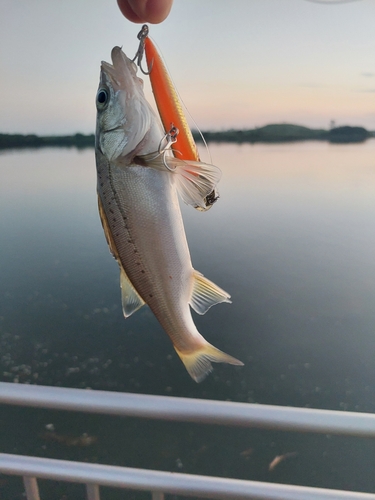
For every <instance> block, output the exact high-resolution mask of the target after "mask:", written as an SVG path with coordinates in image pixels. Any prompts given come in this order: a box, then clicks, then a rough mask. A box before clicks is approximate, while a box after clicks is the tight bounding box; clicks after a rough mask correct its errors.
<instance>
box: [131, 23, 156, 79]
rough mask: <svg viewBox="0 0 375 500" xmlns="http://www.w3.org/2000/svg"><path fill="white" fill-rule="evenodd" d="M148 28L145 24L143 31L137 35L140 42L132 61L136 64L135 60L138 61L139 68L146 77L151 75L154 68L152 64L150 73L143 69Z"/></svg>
mask: <svg viewBox="0 0 375 500" xmlns="http://www.w3.org/2000/svg"><path fill="white" fill-rule="evenodd" d="M148 31H149V30H148V26H147V24H144V25H143V26H142V29H141V31H140V32H139V33H138V35H137V38H138V40H139V45H138V50H137V52H136V54H135V56H134V58H133V59H132V61H133V62H134V61H135V60H137V63H136V64H137V66H138V67H139V69H140V70H141V71H142V73H143V74H144V75H149V74H150V71H151V68H152V64H151V68H150V69H149V71H145V70H144V69H143V68H142V59H143V54H144V52H145V40H146V38H147V37H148Z"/></svg>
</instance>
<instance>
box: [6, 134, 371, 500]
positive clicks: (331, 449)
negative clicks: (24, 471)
mask: <svg viewBox="0 0 375 500" xmlns="http://www.w3.org/2000/svg"><path fill="white" fill-rule="evenodd" d="M210 149H211V153H212V156H213V158H214V162H215V163H216V164H218V165H219V166H220V167H221V169H222V170H223V179H222V182H221V185H220V193H221V199H220V200H219V202H218V203H217V204H216V205H215V207H214V208H213V209H212V210H210V211H209V212H207V213H205V214H201V213H198V212H196V211H194V210H192V209H190V208H189V207H183V215H184V219H185V224H186V231H187V236H188V241H189V245H190V249H191V253H192V260H193V264H194V267H196V269H198V270H199V271H201V272H203V273H204V274H205V275H206V276H207V277H208V278H210V279H212V280H213V281H214V282H215V283H217V284H218V285H220V286H222V287H223V288H224V289H225V290H227V291H228V292H230V293H231V294H232V300H233V304H232V305H227V304H223V305H219V306H217V307H215V308H213V309H211V310H210V311H209V312H208V313H207V314H206V315H205V316H203V317H197V316H196V315H195V320H196V323H197V326H198V329H199V330H200V331H201V333H202V334H203V335H204V336H205V337H206V338H207V340H209V341H211V342H212V343H213V344H214V345H216V346H217V347H219V348H222V349H223V350H224V351H226V352H229V353H231V354H233V355H234V356H236V357H239V358H240V359H242V360H243V361H244V362H245V363H246V365H245V367H243V368H238V369H237V368H234V367H232V366H224V365H216V367H215V371H214V372H213V374H212V375H211V376H210V377H209V378H208V379H207V380H206V381H205V382H204V383H202V384H200V385H196V384H195V383H194V382H192V381H191V380H190V378H189V376H188V375H187V373H186V372H185V370H184V368H183V366H182V365H181V363H180V361H179V360H178V359H177V356H176V355H175V353H174V351H173V348H172V346H171V344H170V342H169V339H168V338H167V336H166V334H165V333H164V332H163V331H162V329H161V328H160V327H159V325H158V323H157V322H156V320H155V319H154V317H153V316H152V314H151V313H150V312H149V311H148V310H147V309H146V308H144V309H142V310H141V311H139V312H138V313H137V314H136V315H134V316H133V317H131V318H129V319H128V320H126V321H125V320H124V319H123V317H122V313H121V307H120V290H119V283H118V281H119V279H118V267H117V264H116V263H115V262H114V260H113V259H112V258H111V257H110V255H109V252H108V248H107V245H106V243H105V240H104V236H103V234H102V229H101V227H100V223H99V218H98V215H97V207H96V194H95V171H94V170H95V168H94V157H93V151H91V150H88V151H83V152H77V151H74V150H41V151H33V152H27V151H22V152H12V153H7V154H2V155H1V156H0V172H1V178H2V182H1V183H0V229H1V234H2V239H1V247H0V257H1V266H0V342H1V359H0V367H1V371H0V374H1V379H2V380H5V381H14V382H22V383H38V384H48V385H65V386H69V387H92V388H97V389H113V390H119V391H120V390H124V391H137V392H144V393H154V394H171V395H176V396H191V397H203V398H212V399H231V400H237V401H250V402H254V401H255V402H259V403H270V404H283V405H296V406H313V407H319V408H333V409H349V410H359V411H372V412H373V411H375V404H374V375H375V360H374V356H373V353H374V347H375V340H374V339H375V335H374V323H375V321H374V320H375V312H374V307H373V304H374V299H375V264H374V258H373V254H374V251H373V249H374V243H375V233H374V231H373V220H374V216H375V213H374V212H375V204H374V203H373V200H374V190H375V168H374V167H375V165H374V163H375V160H374V158H375V155H374V153H375V141H368V142H367V143H365V144H361V145H343V146H336V145H329V144H325V143H303V144H284V145H255V146H250V145H242V146H236V145H212V146H211V148H210ZM0 418H1V424H2V427H3V429H4V432H3V433H2V437H1V438H0V442H1V447H2V450H3V451H7V452H11V453H14V452H18V453H30V454H33V455H40V456H53V457H59V458H76V459H87V460H90V461H99V462H103V463H118V464H124V465H130V466H144V467H162V468H164V469H165V470H181V467H180V465H179V464H180V463H181V464H182V470H184V471H185V472H191V473H194V472H197V473H205V474H214V475H221V474H229V475H230V476H233V477H244V478H251V479H261V480H267V481H269V480H270V481H272V480H275V481H281V482H298V483H300V484H310V485H318V486H328V487H335V488H348V489H351V488H357V489H359V490H367V491H375V482H374V479H373V474H372V471H371V470H370V467H369V464H371V463H372V462H373V460H374V458H375V453H374V447H373V443H372V442H368V441H364V440H354V439H349V440H342V439H340V438H332V439H330V438H327V437H326V436H320V437H318V436H298V435H297V436H295V435H289V434H285V433H284V434H280V433H270V432H268V433H267V432H259V431H243V430H241V431H238V430H228V431H226V433H225V436H223V432H222V431H221V430H220V431H219V430H217V429H210V430H207V429H206V428H201V427H199V426H191V425H182V424H178V425H177V424H176V425H172V424H168V425H167V424H164V423H157V422H155V423H148V422H146V423H145V422H133V421H132V420H131V419H126V420H118V419H115V418H110V419H103V418H101V417H97V416H84V415H78V416H77V415H73V416H67V415H65V414H63V413H58V412H46V411H45V412H43V411H37V410H20V409H12V408H6V409H3V410H2V414H1V417H0ZM25 422H27V423H25ZM50 423H53V424H54V428H55V429H56V433H57V434H58V435H69V436H70V437H69V438H67V439H68V441H67V442H73V441H74V439H75V437H77V436H80V435H82V434H83V433H87V434H88V435H89V436H94V437H95V438H96V440H95V441H94V442H93V443H92V444H91V445H90V446H88V447H76V446H66V445H64V443H63V442H62V441H53V440H49V441H46V440H45V439H44V438H43V436H45V433H46V428H45V426H46V425H48V424H50ZM47 430H48V429H47ZM71 435H72V436H73V437H72V436H71ZM146 438H147V439H146ZM69 440H70V441H69ZM72 440H73V441H72ZM78 442H79V440H78ZM250 448H251V449H253V450H254V451H252V452H251V453H250V454H247V455H246V454H244V453H243V452H244V451H246V450H248V449H250ZM288 452H298V456H295V458H293V460H286V461H285V462H284V463H282V464H280V466H278V467H277V468H275V470H274V471H273V473H271V472H270V471H268V465H269V463H270V462H271V461H272V459H273V458H274V457H275V456H276V455H279V454H282V453H288ZM353 456H356V460H355V461H353ZM178 460H179V461H178ZM1 487H2V486H1V484H0V488H1ZM50 487H51V486H45V488H46V491H47V493H48V495H51V494H52V493H51V491H50V490H48V488H50ZM4 488H8V490H6V491H8V492H9V491H12V495H13V496H9V495H8V496H9V497H10V498H20V495H21V493H22V491H21V490H22V488H21V486H20V485H19V484H18V483H16V482H12V481H11V482H8V483H7V484H6V485H5V486H4ZM9 488H10V489H9ZM60 490H61V488H60ZM60 490H59V491H60ZM56 491H57V490H53V496H54V497H56V498H60V497H59V496H58V495H59V494H60V493H58V492H56ZM61 491H64V490H61ZM72 491H73V490H72ZM74 491H76V490H74ZM62 494H63V493H61V495H60V496H62ZM74 494H76V493H71V495H72V498H75V497H74ZM77 494H78V493H77ZM17 495H19V496H17ZM118 497H119V498H124V494H122V495H119V496H118ZM118 497H117V496H116V494H115V493H113V492H108V494H107V497H105V498H111V499H112V498H118ZM125 498H143V496H142V495H138V496H135V494H133V493H129V495H128V496H126V497H125Z"/></svg>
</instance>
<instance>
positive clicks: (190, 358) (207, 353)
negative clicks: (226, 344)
mask: <svg viewBox="0 0 375 500" xmlns="http://www.w3.org/2000/svg"><path fill="white" fill-rule="evenodd" d="M175 350H176V352H177V354H178V355H179V357H180V359H181V361H182V362H183V363H184V365H185V368H186V370H187V371H188V373H189V375H190V377H191V378H192V379H193V380H195V381H196V382H198V383H199V382H202V380H204V379H205V378H206V376H207V375H208V374H209V373H210V372H212V370H213V368H212V365H211V362H213V363H228V364H230V365H236V366H243V363H242V361H239V360H238V359H236V358H233V356H229V354H226V353H225V352H222V351H220V350H219V349H216V347H214V346H213V345H211V344H209V343H208V342H207V344H205V345H203V346H202V347H200V348H198V349H197V350H196V351H194V352H192V353H188V354H185V353H183V352H180V351H179V350H178V349H176V347H175Z"/></svg>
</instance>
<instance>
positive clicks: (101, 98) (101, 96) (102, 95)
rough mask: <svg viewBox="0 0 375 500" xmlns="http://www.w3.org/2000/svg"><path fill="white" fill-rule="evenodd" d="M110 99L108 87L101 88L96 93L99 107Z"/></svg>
mask: <svg viewBox="0 0 375 500" xmlns="http://www.w3.org/2000/svg"><path fill="white" fill-rule="evenodd" d="M107 101H108V92H107V91H106V89H99V90H98V93H97V95H96V104H97V105H98V107H100V108H102V107H104V106H105V105H106V104H107Z"/></svg>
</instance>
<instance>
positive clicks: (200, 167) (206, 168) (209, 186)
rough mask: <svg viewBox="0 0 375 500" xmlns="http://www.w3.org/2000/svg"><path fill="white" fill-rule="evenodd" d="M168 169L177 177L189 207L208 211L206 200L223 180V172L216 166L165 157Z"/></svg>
mask: <svg viewBox="0 0 375 500" xmlns="http://www.w3.org/2000/svg"><path fill="white" fill-rule="evenodd" d="M165 162H166V164H167V165H168V168H169V169H170V170H172V172H173V173H174V174H175V175H176V187H177V191H178V193H179V195H180V196H181V198H182V200H183V201H184V202H185V203H186V204H187V205H192V206H193V207H200V208H202V209H203V210H206V209H207V206H206V203H205V198H206V196H208V195H209V194H210V193H212V191H214V189H215V187H216V185H217V183H218V182H219V180H220V178H221V171H220V169H219V168H218V167H216V166H215V165H210V164H209V163H203V162H200V161H190V160H181V159H179V158H175V157H173V156H167V155H166V156H165Z"/></svg>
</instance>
